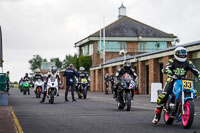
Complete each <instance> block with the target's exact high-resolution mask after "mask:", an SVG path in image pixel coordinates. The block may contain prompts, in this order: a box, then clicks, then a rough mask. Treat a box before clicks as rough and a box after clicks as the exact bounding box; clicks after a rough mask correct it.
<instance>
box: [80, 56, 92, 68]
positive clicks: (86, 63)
mask: <svg viewBox="0 0 200 133" xmlns="http://www.w3.org/2000/svg"><path fill="white" fill-rule="evenodd" d="M79 66H80V67H81V66H83V67H85V70H86V71H89V70H90V67H91V66H92V59H91V57H90V56H80V57H79Z"/></svg>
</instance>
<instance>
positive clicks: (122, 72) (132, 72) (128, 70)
mask: <svg viewBox="0 0 200 133" xmlns="http://www.w3.org/2000/svg"><path fill="white" fill-rule="evenodd" d="M125 73H128V74H129V75H130V76H132V77H133V80H134V81H135V82H137V81H138V76H137V74H136V72H135V70H134V69H131V68H129V69H125V68H124V67H122V68H120V69H119V70H118V71H117V72H116V79H115V85H116V89H115V94H117V100H120V90H119V89H118V85H119V80H120V78H121V76H123V75H124V74H125ZM133 95H134V93H132V98H133Z"/></svg>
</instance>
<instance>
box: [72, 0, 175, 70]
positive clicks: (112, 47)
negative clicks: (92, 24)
mask: <svg viewBox="0 0 200 133" xmlns="http://www.w3.org/2000/svg"><path fill="white" fill-rule="evenodd" d="M104 29H105V30H104ZM104 31H105V32H104ZM175 38H176V36H174V35H173V34H168V33H165V32H163V31H161V30H158V29H156V28H153V27H151V26H148V25H146V24H144V23H141V22H139V21H137V20H134V19H132V18H130V17H127V16H126V8H125V7H124V5H123V4H122V5H121V7H120V8H119V16H118V20H116V21H115V22H113V23H111V24H110V25H108V26H105V27H104V28H102V29H100V30H99V31H97V32H95V33H94V34H91V35H89V36H88V37H86V38H84V39H82V40H80V41H78V42H77V43H75V47H78V49H79V55H80V56H81V55H87V56H91V57H92V65H93V66H97V65H100V64H102V63H103V58H104V53H105V59H104V61H108V60H111V59H115V58H118V57H120V55H119V51H120V50H125V51H127V54H128V55H130V56H135V55H138V54H141V53H146V52H152V51H156V50H161V49H166V48H168V47H170V46H171V42H172V41H174V39H175ZM104 44H105V45H104ZM104 47H105V48H104ZM104 50H105V52H104Z"/></svg>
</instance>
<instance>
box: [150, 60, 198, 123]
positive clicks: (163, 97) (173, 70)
mask: <svg viewBox="0 0 200 133" xmlns="http://www.w3.org/2000/svg"><path fill="white" fill-rule="evenodd" d="M189 70H190V71H191V72H192V73H193V74H194V75H195V76H196V77H198V78H199V79H200V72H199V71H198V70H197V69H196V68H195V66H194V65H193V63H192V62H191V61H188V60H186V61H185V62H179V61H177V60H176V59H169V61H168V63H167V65H166V66H165V68H164V70H163V72H164V74H167V76H168V78H167V83H166V85H165V86H164V88H163V92H162V93H161V94H160V95H159V96H158V99H157V104H158V106H157V109H156V115H155V118H154V120H155V121H154V120H153V121H152V122H153V123H154V124H156V123H157V122H158V121H159V120H160V114H161V112H162V107H163V104H164V103H166V101H167V98H168V96H169V94H171V93H172V90H173V85H174V80H173V78H172V76H175V77H176V78H177V79H181V78H185V77H186V74H187V72H188V71H189Z"/></svg>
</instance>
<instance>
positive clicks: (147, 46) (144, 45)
mask: <svg viewBox="0 0 200 133" xmlns="http://www.w3.org/2000/svg"><path fill="white" fill-rule="evenodd" d="M165 48H167V42H139V45H138V49H139V51H138V52H152V51H156V50H161V49H165Z"/></svg>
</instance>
